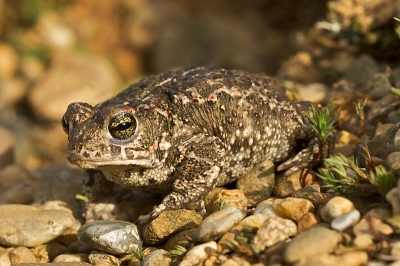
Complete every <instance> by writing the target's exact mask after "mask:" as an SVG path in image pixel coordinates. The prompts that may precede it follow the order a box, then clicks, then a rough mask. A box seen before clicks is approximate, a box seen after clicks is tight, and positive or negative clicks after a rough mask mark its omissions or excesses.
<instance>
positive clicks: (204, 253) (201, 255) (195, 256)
mask: <svg viewBox="0 0 400 266" xmlns="http://www.w3.org/2000/svg"><path fill="white" fill-rule="evenodd" d="M216 250H217V243H216V242H214V241H210V242H208V243H204V244H200V245H197V246H195V247H193V248H192V249H191V250H189V251H188V252H187V253H186V255H185V256H184V257H183V259H182V261H181V263H180V264H179V266H192V265H202V262H203V261H205V260H206V259H207V258H208V257H209V256H210V255H211V254H213V253H215V252H216Z"/></svg>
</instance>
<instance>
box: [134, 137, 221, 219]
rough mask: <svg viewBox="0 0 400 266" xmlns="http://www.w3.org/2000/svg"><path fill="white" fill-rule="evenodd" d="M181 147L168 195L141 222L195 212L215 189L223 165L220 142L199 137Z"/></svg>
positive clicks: (210, 138)
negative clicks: (167, 213) (165, 214)
mask: <svg viewBox="0 0 400 266" xmlns="http://www.w3.org/2000/svg"><path fill="white" fill-rule="evenodd" d="M194 139H195V141H191V142H188V143H185V144H184V145H182V146H181V147H180V148H179V150H180V152H181V156H182V157H181V162H180V164H179V165H178V166H177V169H176V170H175V171H174V172H173V173H172V174H173V175H174V176H173V177H174V180H175V181H174V183H173V185H172V192H171V193H170V194H168V195H167V196H166V197H165V198H164V199H163V201H162V202H161V204H160V205H159V206H158V207H157V208H155V209H154V210H153V211H152V212H151V213H150V214H148V215H146V216H144V217H142V218H141V219H140V220H139V223H145V222H147V221H149V220H152V219H154V218H155V217H157V216H158V215H159V214H160V213H161V212H163V211H165V210H175V209H181V208H186V209H196V208H197V207H199V205H200V204H201V203H202V201H203V198H204V197H205V196H206V195H207V194H208V193H209V192H210V191H211V190H212V189H213V188H214V187H215V185H216V183H217V180H218V176H219V174H220V172H221V171H222V168H223V166H224V156H225V148H224V145H223V143H222V142H221V140H220V139H218V138H216V137H212V136H204V135H200V136H197V137H196V138H194Z"/></svg>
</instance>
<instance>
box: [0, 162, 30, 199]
mask: <svg viewBox="0 0 400 266" xmlns="http://www.w3.org/2000/svg"><path fill="white" fill-rule="evenodd" d="M32 179H33V176H32V175H31V174H30V173H29V172H28V171H27V170H26V169H25V168H23V167H22V166H19V165H16V164H12V165H9V166H6V167H5V168H4V169H2V170H1V171H0V198H1V195H2V194H3V193H5V192H7V191H8V190H9V189H11V188H12V187H14V186H17V185H18V184H19V183H22V182H24V181H27V180H32Z"/></svg>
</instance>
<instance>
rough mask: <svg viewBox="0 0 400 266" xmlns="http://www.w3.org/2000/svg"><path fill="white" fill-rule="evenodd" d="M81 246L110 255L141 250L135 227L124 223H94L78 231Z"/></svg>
mask: <svg viewBox="0 0 400 266" xmlns="http://www.w3.org/2000/svg"><path fill="white" fill-rule="evenodd" d="M78 239H79V241H80V242H81V243H82V244H85V245H88V246H91V247H93V248H96V249H99V250H103V251H105V252H108V253H111V254H129V253H133V252H134V251H137V250H139V249H140V248H141V245H142V242H141V240H140V236H139V233H138V230H137V227H136V225H134V224H133V223H129V222H124V221H95V222H90V223H87V224H85V225H83V226H82V227H81V228H79V230H78Z"/></svg>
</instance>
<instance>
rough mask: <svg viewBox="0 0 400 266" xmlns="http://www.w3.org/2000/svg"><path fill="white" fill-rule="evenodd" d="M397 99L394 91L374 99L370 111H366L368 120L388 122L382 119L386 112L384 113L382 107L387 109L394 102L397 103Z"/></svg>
mask: <svg viewBox="0 0 400 266" xmlns="http://www.w3.org/2000/svg"><path fill="white" fill-rule="evenodd" d="M397 99H398V98H397V96H396V95H395V94H394V93H389V94H386V95H385V96H383V97H382V98H381V99H379V100H376V101H374V102H373V103H372V104H371V107H370V109H369V111H368V112H367V113H366V120H367V121H368V122H370V123H377V122H387V121H382V116H383V115H384V113H383V114H382V109H385V108H386V107H388V106H389V105H391V104H392V103H395V102H396V101H397ZM385 120H386V119H385ZM367 126H368V124H367Z"/></svg>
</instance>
